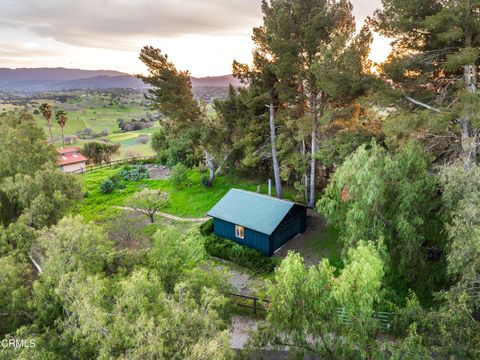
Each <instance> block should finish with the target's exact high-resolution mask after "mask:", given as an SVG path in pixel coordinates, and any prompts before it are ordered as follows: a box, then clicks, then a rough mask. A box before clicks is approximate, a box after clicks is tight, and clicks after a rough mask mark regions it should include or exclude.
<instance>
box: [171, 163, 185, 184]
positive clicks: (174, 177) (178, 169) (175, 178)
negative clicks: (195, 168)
mask: <svg viewBox="0 0 480 360" xmlns="http://www.w3.org/2000/svg"><path fill="white" fill-rule="evenodd" d="M170 180H171V181H172V183H173V184H174V185H175V186H181V185H184V184H185V183H186V182H187V181H188V169H187V167H186V166H185V165H183V164H182V163H178V164H177V165H175V166H174V167H172V170H171V171H170Z"/></svg>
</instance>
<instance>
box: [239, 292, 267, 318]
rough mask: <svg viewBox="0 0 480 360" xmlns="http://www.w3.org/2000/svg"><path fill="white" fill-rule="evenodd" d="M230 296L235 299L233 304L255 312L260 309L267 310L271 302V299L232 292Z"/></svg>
mask: <svg viewBox="0 0 480 360" xmlns="http://www.w3.org/2000/svg"><path fill="white" fill-rule="evenodd" d="M230 297H231V298H232V300H233V301H232V302H233V304H235V305H237V306H241V307H244V308H248V309H252V310H253V313H254V314H256V313H257V311H258V310H260V311H266V310H267V306H268V304H270V301H269V300H266V299H261V298H258V297H256V296H248V295H242V294H235V293H230Z"/></svg>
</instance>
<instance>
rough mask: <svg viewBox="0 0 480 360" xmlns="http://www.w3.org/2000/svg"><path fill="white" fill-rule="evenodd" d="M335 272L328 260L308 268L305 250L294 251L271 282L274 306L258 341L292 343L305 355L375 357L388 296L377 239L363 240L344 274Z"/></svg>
mask: <svg viewBox="0 0 480 360" xmlns="http://www.w3.org/2000/svg"><path fill="white" fill-rule="evenodd" d="M334 273H335V269H334V268H333V267H332V266H330V264H329V262H328V260H324V261H322V262H321V263H320V264H319V265H316V266H311V267H309V268H307V267H305V264H304V262H303V259H302V258H301V256H300V255H298V254H295V253H289V255H288V256H287V258H286V259H285V260H284V261H283V262H282V264H281V265H280V266H279V267H278V268H277V269H276V271H275V279H274V281H273V282H272V283H270V284H269V289H268V296H269V298H270V300H271V306H270V307H269V309H268V312H267V317H266V320H265V322H264V323H263V324H261V325H260V326H259V328H258V331H257V332H256V334H255V337H254V342H253V344H252V346H254V347H256V346H262V347H263V346H266V345H271V346H275V347H284V346H289V349H290V351H291V352H292V354H293V355H295V356H296V358H299V359H302V358H304V357H312V356H313V357H318V356H321V357H322V358H325V359H340V358H341V359H354V358H356V359H358V358H370V359H371V358H375V357H374V356H375V355H377V354H378V353H379V344H378V343H377V339H376V336H377V333H378V327H379V324H378V322H377V321H376V320H375V319H374V312H375V311H376V310H378V308H379V307H380V306H382V305H383V301H384V300H383V285H382V279H383V275H384V265H383V262H382V256H381V254H380V252H379V251H378V250H377V248H376V246H375V245H374V244H373V243H368V244H367V243H364V242H359V243H358V246H357V247H356V248H355V249H351V250H350V251H349V253H348V257H347V260H346V266H345V268H344V270H343V271H342V272H341V274H340V276H339V277H335V274H334ZM339 308H343V309H344V313H345V314H346V319H345V320H344V321H342V319H341V318H340V315H339ZM334 334H335V335H334Z"/></svg>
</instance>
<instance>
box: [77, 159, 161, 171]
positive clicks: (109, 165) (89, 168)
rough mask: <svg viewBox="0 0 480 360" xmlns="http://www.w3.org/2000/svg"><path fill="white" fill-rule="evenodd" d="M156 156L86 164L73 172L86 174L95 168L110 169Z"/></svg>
mask: <svg viewBox="0 0 480 360" xmlns="http://www.w3.org/2000/svg"><path fill="white" fill-rule="evenodd" d="M155 158H156V157H155V156H140V157H129V158H126V159H120V160H115V161H111V162H109V163H106V164H95V165H86V168H85V169H78V170H75V171H72V174H85V173H87V172H91V171H95V170H100V169H108V168H112V167H115V166H118V165H123V164H130V163H135V162H136V161H145V160H151V159H155Z"/></svg>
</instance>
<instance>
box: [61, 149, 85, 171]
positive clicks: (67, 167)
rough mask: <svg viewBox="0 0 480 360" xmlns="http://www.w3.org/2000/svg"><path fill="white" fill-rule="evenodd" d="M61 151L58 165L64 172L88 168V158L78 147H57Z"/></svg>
mask: <svg viewBox="0 0 480 360" xmlns="http://www.w3.org/2000/svg"><path fill="white" fill-rule="evenodd" d="M57 152H58V153H59V160H58V166H59V167H60V168H61V169H62V171H64V172H68V173H72V172H76V173H77V172H78V173H81V172H84V171H85V170H86V165H85V164H86V162H87V158H86V157H85V156H83V155H82V154H80V149H79V148H78V147H69V148H61V149H57Z"/></svg>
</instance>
